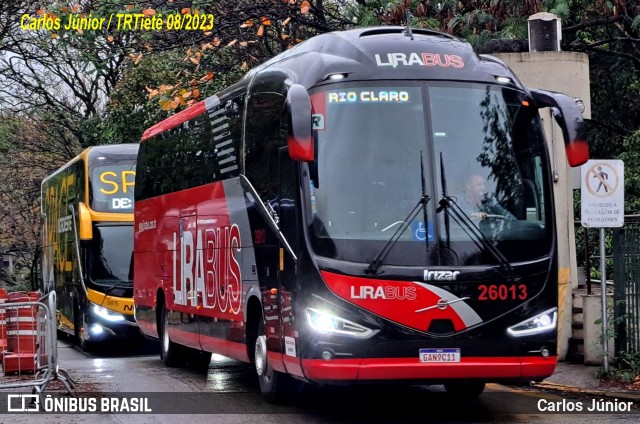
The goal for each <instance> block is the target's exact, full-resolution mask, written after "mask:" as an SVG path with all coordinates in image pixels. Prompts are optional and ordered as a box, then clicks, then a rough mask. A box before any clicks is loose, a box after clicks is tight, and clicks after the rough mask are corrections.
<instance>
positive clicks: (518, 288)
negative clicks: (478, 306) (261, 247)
mask: <svg viewBox="0 0 640 424" xmlns="http://www.w3.org/2000/svg"><path fill="white" fill-rule="evenodd" d="M478 290H480V294H479V295H478V300H525V299H527V297H528V296H529V294H528V293H527V286H526V285H525V284H514V285H511V286H508V285H506V284H488V285H487V284H480V285H479V286H478Z"/></svg>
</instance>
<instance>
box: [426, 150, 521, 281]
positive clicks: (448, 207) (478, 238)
mask: <svg viewBox="0 0 640 424" xmlns="http://www.w3.org/2000/svg"><path fill="white" fill-rule="evenodd" d="M440 178H441V184H442V196H443V197H442V199H440V201H439V202H438V205H439V206H438V208H437V209H436V213H440V212H442V211H443V210H444V211H445V214H446V215H445V228H446V231H447V242H449V212H451V213H452V216H453V219H454V221H456V223H457V224H458V225H460V226H461V227H462V229H463V230H464V232H465V233H466V234H467V235H468V236H469V238H470V239H471V241H473V242H474V243H475V245H476V246H477V247H478V249H481V248H482V247H484V248H485V249H486V250H488V251H489V252H490V253H491V255H492V256H493V257H494V258H495V260H496V261H497V262H498V265H499V266H500V268H501V269H502V271H503V272H504V273H505V274H506V277H507V278H508V279H509V280H511V279H512V277H513V267H512V266H511V263H510V262H509V260H508V259H507V258H506V257H505V256H504V255H503V254H502V252H501V251H500V250H498V248H496V247H495V246H494V245H493V244H492V243H491V241H490V240H489V239H488V238H487V237H486V236H485V235H484V234H483V233H482V231H481V230H480V228H478V226H477V225H476V224H475V223H474V222H473V221H472V220H471V218H469V217H468V216H467V215H466V214H465V212H464V211H463V210H462V208H461V207H460V206H459V205H458V204H457V203H456V201H455V199H454V198H452V197H450V196H449V194H448V193H447V181H446V177H445V174H444V160H443V158H442V153H440Z"/></svg>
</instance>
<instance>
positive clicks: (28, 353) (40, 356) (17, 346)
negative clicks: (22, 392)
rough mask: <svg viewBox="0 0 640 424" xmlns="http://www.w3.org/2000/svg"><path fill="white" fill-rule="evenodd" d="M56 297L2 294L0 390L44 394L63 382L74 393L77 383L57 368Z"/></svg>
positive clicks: (27, 293)
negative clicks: (53, 382)
mask: <svg viewBox="0 0 640 424" xmlns="http://www.w3.org/2000/svg"><path fill="white" fill-rule="evenodd" d="M55 313H56V294H55V292H51V293H49V294H48V295H47V296H45V297H43V298H41V299H40V298H39V297H38V294H37V292H21V293H10V294H7V293H6V292H4V293H0V355H1V356H2V375H1V376H0V390H4V389H18V388H31V389H32V392H33V393H34V394H42V393H43V392H44V390H45V389H46V388H47V386H48V385H49V383H51V382H52V381H54V380H58V381H61V382H62V384H63V385H64V387H65V389H66V391H67V393H68V394H71V392H72V390H73V386H74V384H75V383H74V381H73V380H72V379H71V377H70V376H69V375H68V373H67V372H66V371H64V370H62V369H60V368H59V367H58V348H57V343H58V340H57V326H56V315H55Z"/></svg>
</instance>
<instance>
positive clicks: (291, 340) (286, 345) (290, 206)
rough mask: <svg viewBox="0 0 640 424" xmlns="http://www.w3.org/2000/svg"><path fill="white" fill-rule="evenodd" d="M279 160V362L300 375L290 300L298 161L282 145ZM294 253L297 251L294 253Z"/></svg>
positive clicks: (293, 286) (293, 281) (293, 283)
mask: <svg viewBox="0 0 640 424" xmlns="http://www.w3.org/2000/svg"><path fill="white" fill-rule="evenodd" d="M278 159H279V160H278V163H279V167H278V168H279V175H280V178H279V180H280V184H279V193H278V210H277V211H276V212H277V214H278V217H279V221H280V222H279V227H280V231H281V232H282V234H283V236H284V239H285V240H286V242H287V243H288V246H286V245H285V244H284V243H283V242H282V241H280V248H279V258H278V266H279V268H278V270H279V272H278V277H279V278H278V283H279V288H278V289H279V290H278V294H279V296H278V302H279V311H280V313H279V314H278V315H279V318H280V342H281V348H282V353H283V362H284V365H285V368H286V371H287V372H288V373H290V374H296V375H302V368H301V366H300V359H299V357H300V355H299V353H298V346H297V344H296V337H295V336H296V332H295V329H294V326H293V312H294V310H293V300H294V296H295V292H296V272H295V271H296V263H295V259H294V258H293V256H292V254H291V253H292V252H297V251H298V249H297V248H296V247H297V237H298V227H299V226H300V225H301V224H300V217H299V215H300V214H299V208H298V200H297V199H298V194H297V187H298V182H297V181H298V179H297V169H298V164H297V163H296V162H294V161H293V160H292V159H291V158H290V157H289V152H288V149H287V148H286V147H282V148H280V149H279V151H278ZM294 254H297V253H294Z"/></svg>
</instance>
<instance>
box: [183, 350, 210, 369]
mask: <svg viewBox="0 0 640 424" xmlns="http://www.w3.org/2000/svg"><path fill="white" fill-rule="evenodd" d="M187 357H188V359H187V361H188V362H189V365H191V367H193V368H195V369H197V370H198V371H207V370H208V369H209V364H210V363H211V353H210V352H203V351H201V350H197V349H189V351H188V355H187Z"/></svg>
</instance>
